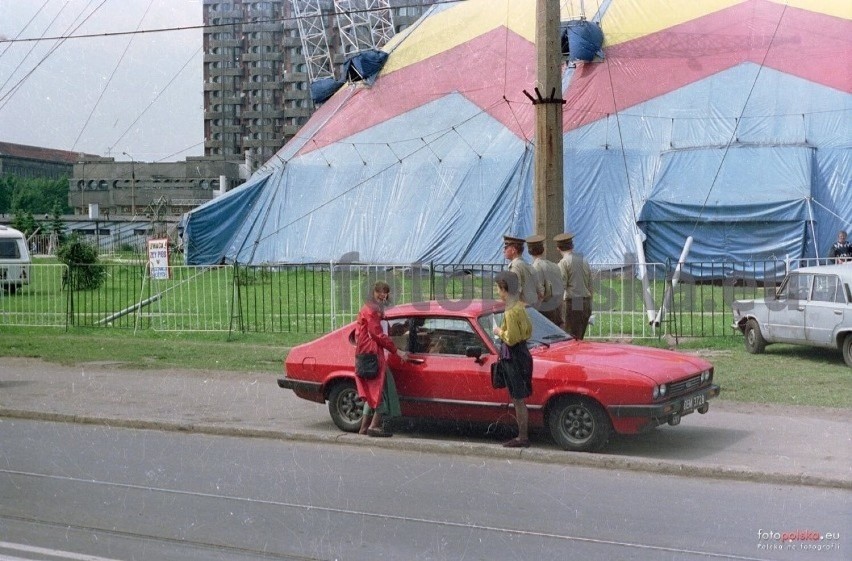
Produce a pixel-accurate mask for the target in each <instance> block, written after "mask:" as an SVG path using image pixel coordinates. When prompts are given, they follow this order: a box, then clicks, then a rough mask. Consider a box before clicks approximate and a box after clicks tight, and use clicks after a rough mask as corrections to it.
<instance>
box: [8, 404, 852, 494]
mask: <svg viewBox="0 0 852 561" xmlns="http://www.w3.org/2000/svg"><path fill="white" fill-rule="evenodd" d="M0 418H10V419H22V420H35V421H50V422H58V423H76V424H86V425H101V426H108V427H118V428H129V429H142V430H161V431H170V432H185V433H192V434H206V435H211V436H231V437H234V436H236V437H249V438H266V439H270V440H289V441H293V442H309V443H310V442H313V443H316V442H321V443H327V444H344V445H347V446H371V447H374V448H385V449H390V450H404V451H409V452H420V453H424V452H426V453H433V454H447V455H456V456H475V457H481V458H491V459H505V460H524V461H528V462H537V463H542V464H561V465H574V466H579V467H587V468H597V469H620V470H625V471H636V472H645V473H654V474H660V475H675V476H680V477H701V478H707V479H721V480H733V481H745V482H754V483H770V484H778V485H802V486H809V487H825V488H833V489H845V490H852V481H850V480H848V479H838V478H832V477H822V476H814V475H806V474H793V473H783V472H760V471H757V470H754V469H750V468H748V467H745V466H742V467H724V466H717V465H705V464H701V465H695V464H689V463H684V462H675V461H666V460H646V459H643V458H637V457H624V456H607V455H604V454H594V453H583V452H566V451H562V450H542V449H536V448H526V449H506V448H503V447H501V446H496V445H494V444H480V443H471V442H447V441H436V440H425V439H424V440H420V439H411V438H406V437H404V436H403V437H397V438H393V439H365V438H363V437H359V436H358V435H354V434H348V433H339V434H335V435H327V434H318V433H312V432H301V431H296V432H292V431H280V430H269V429H257V428H237V427H223V426H217V425H207V424H203V423H199V424H196V423H173V422H166V421H146V420H137V419H118V418H108V417H94V416H88V415H69V414H63V413H44V412H35V411H24V410H15V409H3V410H0Z"/></svg>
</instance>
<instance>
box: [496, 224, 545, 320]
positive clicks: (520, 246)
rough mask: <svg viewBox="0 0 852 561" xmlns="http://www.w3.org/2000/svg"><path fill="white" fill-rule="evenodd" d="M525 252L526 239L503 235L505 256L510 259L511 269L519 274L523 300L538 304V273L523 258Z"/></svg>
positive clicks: (530, 303) (535, 305)
mask: <svg viewBox="0 0 852 561" xmlns="http://www.w3.org/2000/svg"><path fill="white" fill-rule="evenodd" d="M523 254H524V240H523V238H518V237H515V236H503V257H505V258H506V259H507V260H508V261H509V270H510V271H512V272H513V273H515V274H516V275H518V284H519V286H518V288H519V290H518V294H519V296H520V299H521V301H523V302H524V303H526V304H529V305H531V306H534V307H537V306H538V292H537V290H536V288H537V287H536V275H535V271H533V269H532V267H530V266H529V265H528V264H527V262H526V261H524V260H523V259H522V258H521V255H523Z"/></svg>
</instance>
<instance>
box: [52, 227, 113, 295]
mask: <svg viewBox="0 0 852 561" xmlns="http://www.w3.org/2000/svg"><path fill="white" fill-rule="evenodd" d="M56 257H57V258H58V259H59V261H61V262H62V263H64V264H65V265H67V266H68V271H67V276H64V277H63V279H62V281H63V282H62V284H63V285H64V286H68V287H69V288H71V289H72V290H94V289H96V288H98V287H99V286H100V285H101V284H103V282H104V279H105V278H106V274H107V272H106V267H104V266H103V264H101V263H99V262H98V250H97V249H95V247H94V246H92V245H90V244H87V243H86V242H84V241H83V240H82V239H80V236H78V235H77V234H72V235H71V237H70V238H68V240H67V241H66V242H65V243H64V244H62V245H61V246H59V251H57V252H56Z"/></svg>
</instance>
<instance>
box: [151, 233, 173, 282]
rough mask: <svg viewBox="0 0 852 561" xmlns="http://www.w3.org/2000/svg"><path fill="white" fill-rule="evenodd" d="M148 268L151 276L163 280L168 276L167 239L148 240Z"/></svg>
mask: <svg viewBox="0 0 852 561" xmlns="http://www.w3.org/2000/svg"><path fill="white" fill-rule="evenodd" d="M148 268H149V269H150V270H151V278H152V279H156V280H163V279H168V278H169V240H168V239H162V240H148Z"/></svg>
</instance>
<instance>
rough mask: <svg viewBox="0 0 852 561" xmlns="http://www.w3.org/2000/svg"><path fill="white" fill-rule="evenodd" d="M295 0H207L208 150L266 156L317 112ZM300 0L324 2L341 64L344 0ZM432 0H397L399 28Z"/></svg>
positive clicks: (393, 0) (231, 156)
mask: <svg viewBox="0 0 852 561" xmlns="http://www.w3.org/2000/svg"><path fill="white" fill-rule="evenodd" d="M293 1H294V0H262V1H256V0H204V4H203V9H204V25H205V28H204V138H205V143H204V154H205V156H208V157H221V158H222V159H224V160H234V161H236V160H240V161H241V160H243V159H244V157H245V153H246V152H247V151H249V150H251V152H252V153H253V155H254V158H256V159H257V161H259V162H264V161H266V160H267V159H269V158H271V157H272V155H273V154H274V153H275V152H276V151H277V150H278V149H279V148H281V147H282V146H283V145H284V144H285V143H286V142H287V141H288V140H289V139H290V138H292V137H293V136H294V135H295V134H296V133H297V132H298V130H299V128H300V127H301V126H302V125H303V124H305V122H307V120H308V118H309V117H310V116H311V114H312V113H313V111H314V109H315V107H314V103H313V102H312V101H311V94H310V83H309V75H308V74H309V73H308V67H307V61H306V60H305V57H304V56H303V52H302V51H303V48H302V40H301V38H300V36H299V26H298V22H297V20H296V16H295V10H294V7H293ZM295 1H297V2H300V3H302V5H309V4H310V5H312V6H319V7H320V8H321V10H322V18H323V20H324V21H325V22H326V23H325V29H326V33H327V38H328V46H329V51H330V53H331V56H332V60H333V62H334V64H335V66H337V67H338V69H339V67H340V65H342V64H343V62H344V60H345V56H344V50H343V46H342V44H341V40H340V34H339V32H338V28H337V18H336V15H335V5H336V4H338V3H335V2H334V1H333V0H295ZM432 3H433V0H390V1H389V5H390V7H391V11H392V12H393V23H394V26H395V28H396V31H400V30H402V29H404V28H405V27H407V26H409V25H411V24H412V23H413V22H415V21H417V19H418V18H419V17H420V16H421V15H422V14H423V13H424V12H425V10H426V9H427V8H428V7H429V6H430V5H431V4H432ZM339 4H341V5H342V4H350V5H351V4H353V2H351V1H350V2H341V3H339ZM375 4H378V2H376V1H375V0H368V1H367V2H365V6H368V7H369V6H370V5H375ZM300 11H303V10H300Z"/></svg>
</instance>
